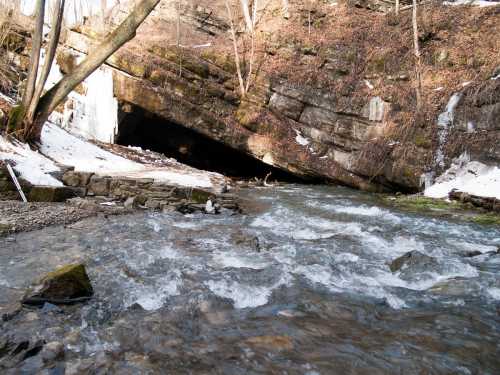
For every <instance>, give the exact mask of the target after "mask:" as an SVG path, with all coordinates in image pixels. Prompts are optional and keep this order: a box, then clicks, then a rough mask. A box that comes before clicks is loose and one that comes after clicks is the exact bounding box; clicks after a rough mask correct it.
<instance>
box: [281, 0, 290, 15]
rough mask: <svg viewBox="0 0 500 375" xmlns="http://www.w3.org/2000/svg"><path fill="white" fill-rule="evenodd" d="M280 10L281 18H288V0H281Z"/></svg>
mask: <svg viewBox="0 0 500 375" xmlns="http://www.w3.org/2000/svg"><path fill="white" fill-rule="evenodd" d="M281 4H282V5H281V10H282V14H283V18H285V19H289V18H290V13H289V11H288V0H281Z"/></svg>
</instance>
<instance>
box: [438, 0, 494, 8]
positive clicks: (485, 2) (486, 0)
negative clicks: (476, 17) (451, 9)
mask: <svg viewBox="0 0 500 375" xmlns="http://www.w3.org/2000/svg"><path fill="white" fill-rule="evenodd" d="M443 4H444V5H452V6H453V5H471V6H477V7H479V8H484V7H491V6H495V5H500V2H498V1H491V0H455V1H445V2H443Z"/></svg>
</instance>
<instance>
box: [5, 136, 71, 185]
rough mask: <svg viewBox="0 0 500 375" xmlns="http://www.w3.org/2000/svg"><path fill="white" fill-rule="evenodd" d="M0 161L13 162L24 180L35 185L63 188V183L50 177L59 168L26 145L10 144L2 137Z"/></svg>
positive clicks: (14, 142)
mask: <svg viewBox="0 0 500 375" xmlns="http://www.w3.org/2000/svg"><path fill="white" fill-rule="evenodd" d="M0 160H5V161H9V162H13V163H14V164H15V167H14V169H15V170H16V171H17V172H18V173H19V174H20V175H21V177H22V178H24V179H25V180H27V181H29V182H31V183H32V184H34V185H47V186H62V183H61V181H59V180H57V179H56V178H54V177H53V176H51V175H50V173H51V172H57V171H59V168H58V167H57V166H56V165H55V164H54V163H53V162H52V161H51V160H49V159H47V158H46V157H45V156H43V155H41V154H40V153H38V152H36V151H33V150H31V149H30V148H29V147H28V146H27V145H26V144H23V143H20V142H16V141H13V142H9V141H7V140H6V139H5V138H4V137H1V136H0Z"/></svg>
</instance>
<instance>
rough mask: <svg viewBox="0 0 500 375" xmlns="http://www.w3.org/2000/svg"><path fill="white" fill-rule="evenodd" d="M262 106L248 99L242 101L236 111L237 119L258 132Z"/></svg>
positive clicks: (252, 130) (249, 128)
mask: <svg viewBox="0 0 500 375" xmlns="http://www.w3.org/2000/svg"><path fill="white" fill-rule="evenodd" d="M261 110H262V109H261V108H260V107H259V106H256V105H255V104H253V103H250V102H248V101H242V102H241V104H240V106H239V107H238V110H237V111H236V114H235V117H236V120H237V121H238V122H239V123H240V124H241V125H242V126H244V127H245V128H247V129H248V130H250V131H251V132H254V133H255V132H257V130H258V129H259V127H260V123H259V117H260V112H261Z"/></svg>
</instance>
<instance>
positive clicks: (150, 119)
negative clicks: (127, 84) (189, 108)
mask: <svg viewBox="0 0 500 375" xmlns="http://www.w3.org/2000/svg"><path fill="white" fill-rule="evenodd" d="M125 108H127V111H126V112H123V111H122V112H121V113H120V125H119V132H118V137H117V140H116V143H118V144H120V145H123V146H139V147H142V148H143V149H148V150H151V151H155V152H159V153H162V154H164V155H165V156H167V157H172V158H175V159H176V160H177V161H179V162H181V163H184V164H187V165H189V166H192V167H195V168H198V169H203V170H207V171H213V172H218V173H221V174H223V175H225V176H228V177H232V178H239V179H252V178H254V177H258V178H260V179H262V178H264V177H265V176H266V175H267V174H268V173H269V172H272V174H271V176H270V181H274V180H279V181H287V182H297V181H300V179H299V178H298V177H295V176H293V175H291V174H289V173H287V172H285V171H282V170H280V169H277V168H275V167H272V166H270V165H267V164H265V163H263V162H261V161H260V160H257V159H255V158H253V157H251V156H249V155H247V154H245V153H242V152H239V151H237V150H234V149H232V148H231V147H228V146H226V145H224V144H222V143H219V142H217V141H214V140H212V139H210V138H208V137H206V136H204V135H202V134H200V133H198V132H195V131H194V130H190V129H187V128H185V127H183V126H181V125H179V124H176V123H173V122H170V121H168V120H165V119H163V118H161V117H158V116H156V115H154V114H152V113H150V112H148V111H145V110H143V109H142V108H139V107H136V106H130V105H128V104H126V107H125Z"/></svg>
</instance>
